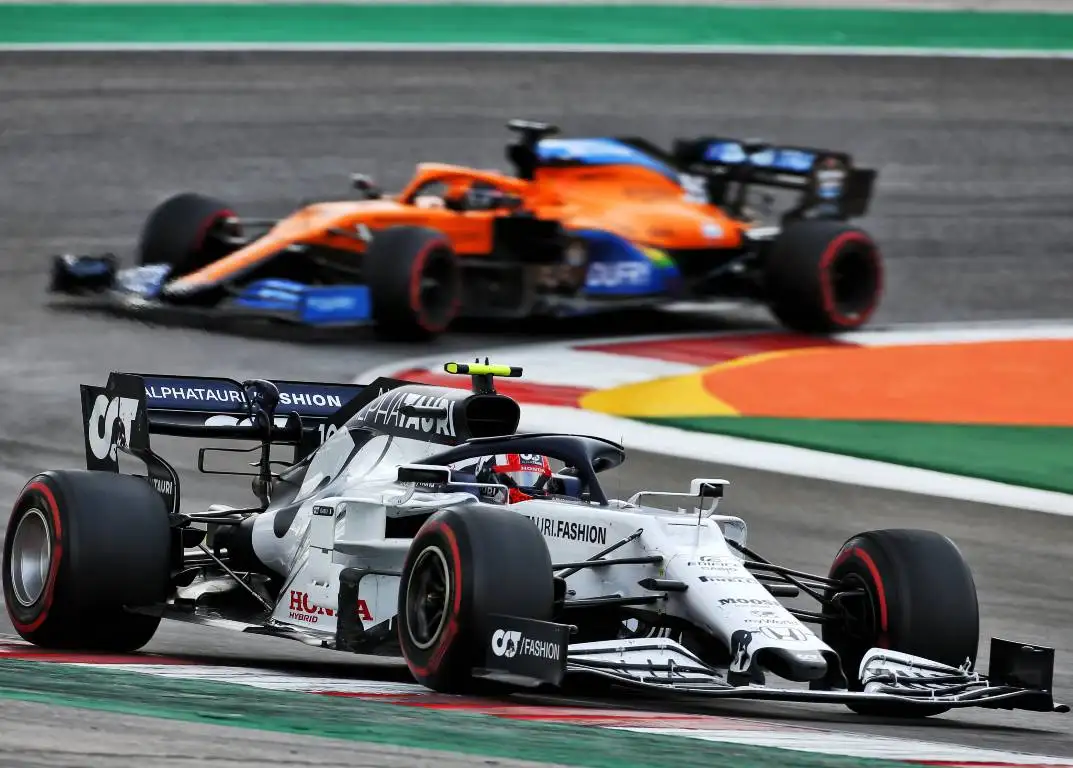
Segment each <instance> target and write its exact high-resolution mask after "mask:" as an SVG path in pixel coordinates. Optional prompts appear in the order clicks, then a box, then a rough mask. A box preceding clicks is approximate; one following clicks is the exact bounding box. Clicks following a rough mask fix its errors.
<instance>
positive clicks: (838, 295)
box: [764, 221, 883, 333]
mask: <svg viewBox="0 0 1073 768" xmlns="http://www.w3.org/2000/svg"><path fill="white" fill-rule="evenodd" d="M764 284H765V289H766V293H767V303H768V306H769V307H770V309H771V311H772V313H773V314H774V315H775V317H777V318H778V319H779V321H780V322H781V323H782V324H783V325H785V326H786V327H787V328H790V329H791V330H795V331H800V332H802V333H837V332H839V331H852V330H854V329H856V328H860V327H861V326H863V325H864V324H865V323H867V322H868V320H869V319H870V318H871V317H872V314H873V313H874V312H875V310H876V307H877V306H879V300H880V297H881V296H882V293H883V263H882V257H881V256H880V253H879V248H878V246H876V244H875V242H874V241H873V240H872V238H871V237H870V236H869V235H868V234H867V233H866V232H864V231H863V230H860V229H858V228H856V227H852V226H849V225H848V224H845V223H843V222H840V221H796V222H791V223H790V224H788V225H787V226H786V228H785V229H784V230H783V231H782V232H781V233H780V234H779V236H778V238H777V239H776V240H775V242H774V243H773V244H772V246H771V249H770V250H769V251H768V253H767V255H766V258H765V261H764Z"/></svg>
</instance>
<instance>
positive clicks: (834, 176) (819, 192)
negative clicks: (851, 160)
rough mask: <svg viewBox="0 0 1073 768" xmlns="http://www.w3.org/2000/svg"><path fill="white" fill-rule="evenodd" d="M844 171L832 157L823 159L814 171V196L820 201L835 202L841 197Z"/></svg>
mask: <svg viewBox="0 0 1073 768" xmlns="http://www.w3.org/2000/svg"><path fill="white" fill-rule="evenodd" d="M845 183H846V171H845V169H844V168H843V167H842V163H840V162H839V161H838V160H836V159H835V158H833V157H829V158H827V159H825V160H824V161H823V162H822V163H820V166H819V168H818V169H817V170H816V196H817V197H819V198H820V199H821V200H837V199H838V198H839V197H841V196H842V187H843V185H844V184H845Z"/></svg>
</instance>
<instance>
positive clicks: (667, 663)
mask: <svg viewBox="0 0 1073 768" xmlns="http://www.w3.org/2000/svg"><path fill="white" fill-rule="evenodd" d="M1053 665H1054V651H1053V650H1052V649H1050V648H1042V647H1040V646H1030V645H1026V644H1022V643H1011V642H1008V641H1005V640H1000V639H997V638H995V639H993V640H992V641H991V675H990V676H984V675H981V674H980V673H978V672H974V671H971V670H970V669H969V668H968V665H966V668H963V669H962V668H956V667H951V666H947V665H945V664H938V663H935V662H932V661H928V660H927V659H922V658H920V657H917V656H910V655H908V654H903V653H898V652H895V651H886V650H882V649H878V648H876V649H872V651H870V652H869V653H868V654H866V655H865V657H864V660H863V661H862V663H861V669H860V681H861V687H862V688H863V690H861V691H849V690H811V689H808V688H788V687H787V688H777V687H771V686H767V685H755V684H753V685H742V686H734V685H730V684H729V683H727V681H726V677H725V675H724V674H722V673H721V672H719V671H718V670H716V669H714V668H712V667H710V666H708V665H707V664H705V663H704V662H703V661H701V660H700V659H699V658H697V657H696V656H695V655H694V654H692V653H691V652H690V651H689V650H687V649H686V648H684V647H683V646H682V645H680V644H679V643H677V642H675V641H673V640H670V639H666V638H640V639H627V640H617V641H610V642H608V641H601V642H591V643H576V644H571V645H570V646H569V653H568V655H567V667H566V673H567V675H568V676H571V675H573V676H580V675H595V676H598V677H602V678H605V679H610V680H612V681H614V682H616V683H618V684H620V685H623V686H626V687H630V688H635V689H641V690H649V691H652V692H658V693H662V694H664V695H666V694H684V695H691V696H704V697H709V698H725V699H760V700H770V701H797V702H813V703H828V704H854V703H866V702H873V703H876V704H884V703H885V704H898V705H903V704H904V705H906V706H908V707H926V708H934V707H943V708H951V709H953V708H960V707H989V708H999V709H1024V710H1030V711H1034V712H1068V711H1069V707H1068V706H1067V705H1065V704H1056V703H1055V702H1054V699H1053V697H1052V695H1051V691H1050V683H1051V676H1052V671H1053ZM996 666H998V667H999V668H998V669H996Z"/></svg>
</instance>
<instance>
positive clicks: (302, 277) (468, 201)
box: [50, 120, 883, 339]
mask: <svg viewBox="0 0 1073 768" xmlns="http://www.w3.org/2000/svg"><path fill="white" fill-rule="evenodd" d="M508 125H509V127H510V128H511V129H512V130H514V131H516V132H517V133H518V134H519V135H520V138H519V139H518V140H517V141H516V142H515V143H513V144H511V145H509V146H508V148H507V157H508V158H509V160H510V161H511V163H512V164H513V166H514V170H515V174H514V175H505V174H501V173H498V172H495V171H486V170H478V169H474V168H466V167H460V166H455V165H444V164H439V163H422V164H419V165H418V166H417V169H416V173H415V174H414V176H413V178H412V179H411V180H410V182H409V183H408V184H407V185H406V186H405V188H404V189H403V190H402V191H400V192H399V193H398V194H395V195H385V194H384V193H383V192H382V191H381V190H379V189H378V188H377V187H376V185H375V184H374V183H373V182H372V181H371V180H370V179H369V178H368V177H365V176H360V175H358V176H355V180H354V185H355V187H356V189H357V190H359V192H360V197H361V198H362V199H359V200H352V201H347V202H321V203H317V204H313V205H309V206H306V207H304V208H301V209H300V210H298V211H296V212H294V213H292V214H291V215H289V216H287V217H285V218H284V219H282V220H280V221H273V220H258V219H249V218H240V217H238V216H237V215H236V214H235V213H234V212H233V211H232V209H231V207H230V206H228V205H227V204H225V203H223V202H220V201H218V200H215V199H212V198H209V197H204V196H202V195H198V194H193V193H183V194H180V195H177V196H175V197H172V198H170V199H168V200H167V201H165V202H164V203H162V204H161V205H160V206H159V207H157V208H156V209H155V210H154V211H153V212H152V213H151V215H150V216H149V218H148V220H147V221H146V224H145V226H144V228H143V230H142V233H141V241H140V245H139V247H138V251H137V256H136V258H137V262H138V266H135V267H132V268H126V269H120V268H119V261H118V259H117V258H116V256H115V255H114V254H100V255H92V254H90V255H72V254H64V255H60V256H56V257H55V258H54V262H53V274H52V282H51V286H50V290H51V291H53V292H58V293H66V294H83V295H85V294H89V295H91V296H95V297H96V299H97V300H98V301H99V300H100V299H101V298H103V299H104V302H105V303H106V304H107V305H109V306H112V307H115V308H119V309H124V310H131V311H140V312H143V313H144V312H148V311H151V310H168V311H170V312H181V313H193V314H195V315H198V316H205V317H208V318H213V319H215V318H218V317H220V316H224V317H229V316H230V317H233V316H249V315H252V316H257V317H262V318H269V319H274V320H279V321H286V322H292V323H298V324H305V325H311V326H338V325H363V324H372V325H373V326H374V328H375V329H376V330H377V331H378V332H379V333H380V334H381V335H383V336H387V337H390V338H395V339H429V338H431V337H433V336H435V335H437V334H440V333H442V332H444V331H445V330H447V328H448V326H449V325H450V324H451V322H452V321H453V320H454V319H455V318H456V317H471V318H506V317H511V318H525V317H530V316H575V315H579V314H590V313H594V312H599V311H601V310H610V309H619V310H621V309H628V308H634V307H653V306H660V305H665V304H671V303H676V302H682V301H690V302H698V301H699V302H711V301H713V300H717V299H718V300H727V299H733V300H744V301H758V302H761V303H764V304H766V305H767V306H768V307H770V309H771V311H772V312H773V313H774V315H775V316H776V317H777V318H778V319H779V320H780V321H781V322H782V323H783V324H784V325H785V326H787V327H789V328H792V329H795V330H798V331H803V332H808V333H828V332H836V331H846V330H852V329H855V328H858V327H860V326H862V325H863V324H865V323H866V322H867V321H868V319H869V318H870V317H871V315H872V314H873V312H874V310H875V309H876V306H877V304H878V302H879V299H880V296H881V293H882V282H883V279H882V275H883V269H882V264H881V257H880V254H879V249H878V248H877V246H876V245H875V243H874V242H873V241H872V239H871V238H870V237H869V236H868V235H867V234H866V233H865V232H863V231H862V230H860V229H858V228H856V227H853V226H850V225H849V224H848V223H847V222H848V220H849V219H851V218H854V217H860V216H863V215H864V214H865V213H866V211H867V207H868V204H869V202H870V199H871V196H872V188H873V185H874V182H875V178H876V172H875V171H874V170H870V169H862V168H855V167H854V165H853V160H852V158H851V157H850V156H849V155H848V154H845V153H843V152H835V151H830V150H821V149H808V148H800V147H786V146H773V145H770V144H768V143H765V142H761V141H756V140H751V141H743V140H738V139H723V138H712V137H708V138H699V139H689V140H680V141H677V142H676V143H675V144H674V147H673V149H672V150H670V151H665V150H663V149H660V148H658V147H656V146H653V145H652V144H650V143H649V142H647V141H645V140H643V139H637V138H621V139H612V138H595V139H554V138H549V137H550V136H552V135H554V134H555V133H557V131H558V129H557V128H555V127H554V126H549V125H545V124H542V123H533V122H527V121H521V120H514V121H511V122H510V123H509V124H508ZM758 188H759V189H761V190H770V194H768V197H769V198H770V199H769V200H768V201H767V203H766V205H768V207H770V206H771V205H772V204H773V202H774V199H775V195H776V194H781V195H788V196H789V197H790V198H792V199H791V200H790V201H789V202H788V203H787V205H789V206H790V207H789V208H788V209H787V210H785V211H784V212H782V213H781V215H780V216H779V217H778V218H777V219H772V218H771V217H770V216H768V217H767V219H766V220H765V218H764V217H763V216H761V215H759V212H758V210H757V209H756V206H755V205H753V202H752V198H751V195H753V193H754V192H755V191H756V190H757V189H758ZM777 190H782V191H781V192H777ZM257 233H259V234H257Z"/></svg>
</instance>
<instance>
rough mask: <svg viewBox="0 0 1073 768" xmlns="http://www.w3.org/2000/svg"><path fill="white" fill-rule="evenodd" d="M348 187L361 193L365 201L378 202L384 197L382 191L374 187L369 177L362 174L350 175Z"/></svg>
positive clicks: (374, 183) (374, 184) (373, 182)
mask: <svg viewBox="0 0 1073 768" xmlns="http://www.w3.org/2000/svg"><path fill="white" fill-rule="evenodd" d="M350 186H351V187H353V188H354V189H356V190H357V191H358V192H361V193H362V195H364V197H365V199H366V200H379V199H380V198H381V197H383V196H384V192H383V190H381V189H380V187H378V186H377V185H376V182H375V181H373V180H372V178H371V177H369V176H366V175H365V174H364V173H352V174H350Z"/></svg>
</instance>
